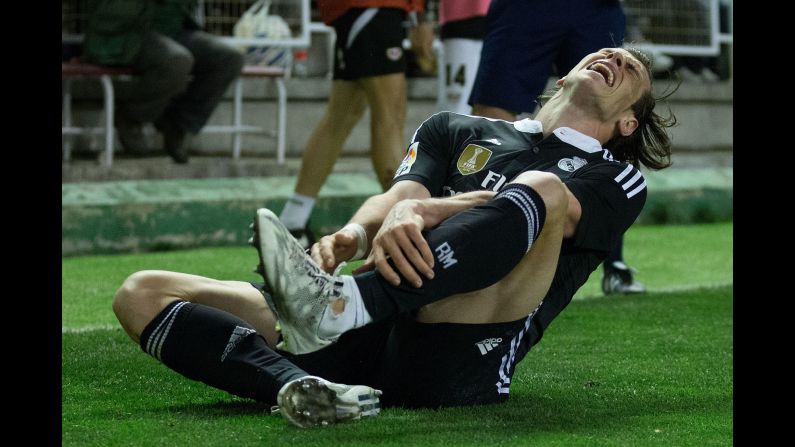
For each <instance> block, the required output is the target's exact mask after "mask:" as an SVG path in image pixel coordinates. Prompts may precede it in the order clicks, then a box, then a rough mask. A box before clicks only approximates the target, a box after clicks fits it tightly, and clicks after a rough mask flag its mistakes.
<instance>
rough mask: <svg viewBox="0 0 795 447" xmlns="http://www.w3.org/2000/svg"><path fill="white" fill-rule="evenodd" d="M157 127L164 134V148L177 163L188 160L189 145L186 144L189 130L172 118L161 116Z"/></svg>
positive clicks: (156, 123) (156, 124)
mask: <svg viewBox="0 0 795 447" xmlns="http://www.w3.org/2000/svg"><path fill="white" fill-rule="evenodd" d="M155 128H157V130H159V131H160V133H162V134H163V148H164V149H165V150H166V153H167V154H168V155H169V156H170V157H171V158H172V159H174V162H175V163H179V164H184V163H187V162H188V146H187V144H185V140H186V137H187V132H186V131H185V129H183V128H182V127H180V126H179V125H177V124H175V123H173V122H172V121H171V120H169V119H166V118H161V119H159V120H157V122H155Z"/></svg>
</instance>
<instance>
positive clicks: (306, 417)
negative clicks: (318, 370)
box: [272, 376, 382, 428]
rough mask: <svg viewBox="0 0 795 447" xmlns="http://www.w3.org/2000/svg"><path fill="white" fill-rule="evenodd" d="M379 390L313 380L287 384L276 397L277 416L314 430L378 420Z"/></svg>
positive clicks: (296, 380)
mask: <svg viewBox="0 0 795 447" xmlns="http://www.w3.org/2000/svg"><path fill="white" fill-rule="evenodd" d="M381 394H382V393H381V390H377V389H374V388H370V387H369V386H365V385H343V384H340V383H332V382H329V381H328V380H325V379H322V378H320V377H315V376H306V377H301V378H300V379H295V380H291V381H290V382H287V383H286V384H285V385H284V386H283V387H282V389H281V390H279V394H278V395H277V396H276V403H277V404H278V409H272V413H273V412H278V413H280V414H281V415H282V416H284V417H286V418H287V420H289V421H290V422H292V423H293V424H295V425H297V426H299V427H302V428H307V427H315V426H318V425H320V426H324V425H330V424H336V423H339V422H345V421H353V420H359V419H361V418H363V417H369V416H378V413H380V412H381V403H380V400H379V398H378V396H380V395H381Z"/></svg>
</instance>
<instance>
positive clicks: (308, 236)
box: [290, 223, 316, 250]
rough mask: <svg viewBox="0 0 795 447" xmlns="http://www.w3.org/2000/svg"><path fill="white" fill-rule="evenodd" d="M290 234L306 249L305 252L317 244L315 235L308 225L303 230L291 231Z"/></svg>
mask: <svg viewBox="0 0 795 447" xmlns="http://www.w3.org/2000/svg"><path fill="white" fill-rule="evenodd" d="M290 234H292V235H293V237H294V238H295V239H296V240H297V241H298V243H299V244H301V246H302V247H304V250H309V249H310V248H311V247H312V245H314V243H315V242H316V239H315V234H314V233H312V230H310V229H309V224H308V223H307V224H306V226H305V227H304V229H302V230H290Z"/></svg>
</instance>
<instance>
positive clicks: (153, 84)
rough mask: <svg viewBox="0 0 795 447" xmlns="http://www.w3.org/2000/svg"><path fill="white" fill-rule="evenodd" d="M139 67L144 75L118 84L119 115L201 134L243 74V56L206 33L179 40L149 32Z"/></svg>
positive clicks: (186, 35)
mask: <svg viewBox="0 0 795 447" xmlns="http://www.w3.org/2000/svg"><path fill="white" fill-rule="evenodd" d="M134 66H135V68H136V70H137V71H138V72H139V75H138V76H137V77H136V78H135V80H134V81H132V82H130V83H126V84H120V85H119V99H120V100H119V113H121V114H124V115H125V116H126V117H127V118H128V119H130V120H133V121H137V122H141V123H145V122H156V121H158V120H161V119H167V120H169V121H170V122H171V124H173V125H177V126H179V127H181V128H182V129H183V130H186V131H188V132H191V133H193V134H196V133H198V132H199V131H200V130H201V128H202V127H204V125H205V124H206V123H207V120H208V119H209V118H210V115H211V114H212V112H213V110H215V107H216V106H217V105H218V102H219V101H220V100H221V97H222V96H223V94H224V92H226V89H227V88H228V87H229V85H230V84H231V83H232V81H234V80H235V79H236V78H237V77H238V76H239V75H240V70H241V68H242V66H243V54H242V53H241V52H240V51H238V50H237V49H235V48H233V47H230V46H229V45H226V44H224V43H222V42H221V41H220V40H219V39H218V38H217V37H216V36H214V35H212V34H209V33H205V32H203V31H187V30H186V31H183V32H182V33H181V34H180V36H179V37H178V38H177V39H171V38H169V37H167V36H164V35H162V34H159V33H156V32H154V31H150V32H148V33H147V34H146V35H145V37H144V42H143V45H142V46H141V51H140V53H139V54H138V57H137V58H136V60H135V63H134Z"/></svg>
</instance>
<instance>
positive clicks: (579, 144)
mask: <svg viewBox="0 0 795 447" xmlns="http://www.w3.org/2000/svg"><path fill="white" fill-rule="evenodd" d="M552 133H554V134H555V135H557V137H558V138H560V139H561V140H562V141H564V142H566V143H569V144H570V145H572V146H574V147H576V148H577V149H581V150H583V151H585V152H588V153H589V154H593V153H596V152H599V151H601V150H602V144H601V143H599V140H597V139H596V138H594V137H589V136H588V135H585V134H584V133H582V132H580V131H579V130H574V129H572V128H571V127H558V128H557V129H555V130H553V131H552Z"/></svg>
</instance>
